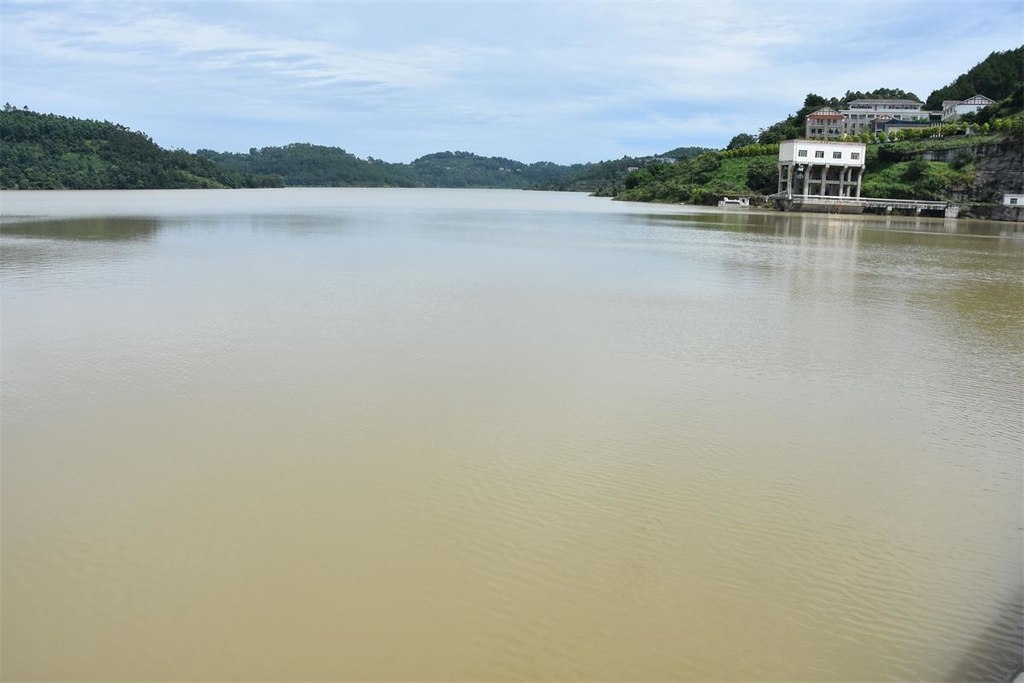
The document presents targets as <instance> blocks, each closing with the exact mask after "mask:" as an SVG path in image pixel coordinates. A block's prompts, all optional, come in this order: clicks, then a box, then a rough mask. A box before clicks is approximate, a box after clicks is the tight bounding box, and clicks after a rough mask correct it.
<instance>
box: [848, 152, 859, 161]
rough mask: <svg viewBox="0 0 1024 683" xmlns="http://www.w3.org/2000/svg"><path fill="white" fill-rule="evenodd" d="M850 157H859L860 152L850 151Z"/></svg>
mask: <svg viewBox="0 0 1024 683" xmlns="http://www.w3.org/2000/svg"><path fill="white" fill-rule="evenodd" d="M850 158H851V159H860V152H850Z"/></svg>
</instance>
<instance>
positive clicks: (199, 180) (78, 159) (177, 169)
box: [0, 104, 273, 190]
mask: <svg viewBox="0 0 1024 683" xmlns="http://www.w3.org/2000/svg"><path fill="white" fill-rule="evenodd" d="M272 182H273V181H272V180H269V179H265V178H257V177H253V176H251V175H246V174H240V173H236V172H234V171H232V170H230V169H227V168H224V167H223V166H219V165H217V164H215V163H213V162H212V161H209V160H207V159H203V158H201V157H199V156H197V155H195V154H190V153H189V152H185V151H184V150H174V151H170V150H165V149H163V148H161V147H160V146H159V145H157V144H156V143H154V142H153V141H152V140H151V139H150V138H149V137H148V136H146V135H145V134H143V133H139V132H136V131H132V130H129V129H128V128H125V127H124V126H121V125H118V124H115V123H110V122H109V121H92V120H88V119H76V118H71V117H67V116H57V115H55V114H38V113H36V112H32V111H28V110H27V109H16V108H14V107H12V106H11V105H9V104H8V105H6V106H5V107H4V109H3V111H0V188H2V189H23V190H30V189H31V190H36V189H56V190H61V189H69V190H93V189H133V188H203V187H254V186H262V185H264V184H268V183H270V184H272Z"/></svg>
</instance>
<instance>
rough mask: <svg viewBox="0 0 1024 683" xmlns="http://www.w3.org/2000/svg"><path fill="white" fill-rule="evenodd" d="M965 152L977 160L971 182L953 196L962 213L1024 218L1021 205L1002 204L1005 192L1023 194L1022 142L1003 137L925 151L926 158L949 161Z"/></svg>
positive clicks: (985, 216)
mask: <svg viewBox="0 0 1024 683" xmlns="http://www.w3.org/2000/svg"><path fill="white" fill-rule="evenodd" d="M965 155H967V156H973V157H974V158H975V160H976V161H977V173H976V175H975V178H974V182H973V183H971V185H970V186H969V187H967V188H965V189H964V192H963V193H962V194H961V193H958V195H959V196H957V197H954V200H955V201H958V202H960V203H962V204H963V210H962V211H961V213H960V215H961V216H970V217H975V218H990V219H994V220H1004V221H1021V220H1024V208H1022V207H1014V206H1003V195H1004V194H1024V144H1022V143H1021V142H1019V141H1006V142H1001V143H998V144H987V145H978V146H977V147H972V148H968V149H964V148H961V149H947V150H934V151H930V152H925V154H924V155H923V157H924V158H925V159H927V160H928V161H945V162H947V163H951V162H954V161H957V160H959V159H962V158H963V157H964V156H965Z"/></svg>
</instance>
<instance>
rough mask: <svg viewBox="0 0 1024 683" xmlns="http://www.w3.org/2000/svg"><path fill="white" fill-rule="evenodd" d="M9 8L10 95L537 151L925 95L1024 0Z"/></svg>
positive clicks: (80, 106) (659, 145) (380, 153)
mask: <svg viewBox="0 0 1024 683" xmlns="http://www.w3.org/2000/svg"><path fill="white" fill-rule="evenodd" d="M0 12H2V19H3V21H2V24H3V28H2V31H3V47H2V57H3V61H2V63H0V66H2V76H3V86H4V87H3V90H4V98H5V99H7V100H9V101H12V102H13V103H15V104H18V105H19V106H20V105H22V104H26V105H28V106H30V107H32V108H35V109H39V110H46V111H56V112H58V113H64V114H69V115H76V116H93V117H99V118H108V119H110V120H117V121H120V122H124V123H126V124H127V125H131V126H133V127H138V128H141V129H143V130H146V131H147V132H149V133H150V134H151V135H153V137H154V138H155V139H156V140H157V142H159V143H161V144H164V145H167V146H182V147H186V148H190V149H194V148H197V147H212V148H216V149H247V148H248V147H250V146H263V145H267V144H281V143H284V142H289V141H292V140H308V141H311V142H321V143H324V144H338V145H340V146H343V147H346V148H347V149H349V150H350V151H354V152H356V153H357V154H361V155H363V156H366V155H373V156H375V157H383V158H390V159H392V160H402V161H407V160H409V159H411V158H412V156H413V155H414V153H415V152H422V151H423V150H422V144H418V143H417V141H418V140H423V141H442V140H443V141H445V142H446V144H447V147H446V148H460V149H467V148H472V147H473V145H479V146H480V147H487V148H488V149H490V150H500V149H502V148H504V149H506V150H507V151H506V152H501V153H502V154H503V155H505V156H513V154H512V152H514V151H515V150H527V149H529V150H533V153H534V154H536V156H534V157H533V158H530V159H524V160H527V161H529V160H537V159H541V158H550V159H552V160H556V161H583V160H594V159H598V158H611V157H612V156H621V154H620V153H619V152H620V150H622V149H623V147H624V146H628V145H638V146H643V147H644V150H636V152H637V153H640V152H641V151H646V150H650V149H655V150H662V151H663V150H665V149H669V148H671V147H676V146H681V145H708V146H716V145H724V144H725V143H726V142H727V141H728V140H729V138H731V137H732V135H734V134H735V133H737V132H756V130H757V128H758V127H763V126H767V125H770V124H771V123H773V122H775V121H777V120H779V119H780V118H782V117H784V116H785V115H786V114H787V113H789V112H792V111H794V110H795V109H797V108H798V107H799V106H800V105H801V104H802V101H803V97H804V95H806V94H807V93H808V92H817V93H818V94H822V95H825V96H833V95H841V94H842V93H843V92H845V91H846V90H847V89H853V90H857V89H872V88H875V87H882V86H886V87H899V88H904V89H907V90H913V91H915V92H916V93H917V94H918V95H920V96H921V97H926V96H927V95H928V94H929V93H930V91H931V90H932V89H934V88H937V87H940V86H942V85H945V84H946V83H947V82H949V81H950V80H952V79H953V78H954V77H955V76H957V75H958V74H959V73H961V72H963V71H965V70H966V69H968V68H969V67H970V66H972V65H973V64H975V63H976V62H978V61H980V60H981V59H983V58H984V57H985V56H986V55H987V53H988V52H989V51H990V50H992V49H1010V48H1013V47H1016V44H1015V41H1019V40H1020V35H1021V32H1020V28H1021V18H1022V15H1024V9H1022V7H1021V5H1020V4H1019V2H1017V1H1016V0H988V1H985V2H979V3H975V4H973V5H972V6H971V8H970V11H969V12H959V11H956V7H954V6H953V5H951V4H949V5H947V4H943V3H934V2H929V1H927V0H903V1H900V0H894V1H892V2H885V3H874V4H872V3H869V4H867V5H864V4H860V5H849V4H843V3H821V2H791V1H786V2H783V1H776V2H756V1H750V0H721V1H719V2H715V3H707V2H684V1H680V2H640V1H635V2H584V1H582V0H580V1H569V2H525V1H523V2H515V3H513V2H487V3H465V2H464V3H439V2H406V3H399V2H365V3H359V2H343V3H326V2H310V3H304V2H297V1H296V2H258V3H240V2H239V3H236V2H227V1H221V2H216V1H213V2H205V3H189V2H157V1H153V2H144V3H114V2H94V3H85V2H57V3H47V4H40V3H35V2H18V1H15V0H4V2H3V4H2V5H0ZM922 13H929V15H930V17H931V18H930V20H929V21H928V22H922V21H921V16H922ZM981 26H984V27H985V31H984V34H985V35H986V40H985V41H984V44H981V43H979V42H978V41H977V40H975V37H976V35H979V34H980V33H981V32H980V27H981ZM150 122H152V123H150ZM289 126H291V128H289ZM243 136H245V137H244V139H243ZM417 136H418V137H417ZM459 136H461V138H460V137H459ZM528 136H529V137H532V139H531V140H527V139H526V138H527V137H528ZM456 138H458V139H461V140H465V141H466V142H465V144H451V143H452V141H453V140H454V141H455V143H457V139H456ZM346 140H347V141H346ZM534 141H537V142H534ZM471 143H472V144H471ZM542 144H549V145H550V146H551V149H552V155H550V156H545V154H544V149H543V148H542V147H541V145H542ZM374 145H377V146H379V148H378V147H374ZM555 148H557V150H558V154H559V156H558V157H557V158H556V157H555V155H554V152H555ZM426 151H433V150H429V149H428V150H426ZM472 151H481V152H482V151H483V150H482V149H475V148H474V149H472Z"/></svg>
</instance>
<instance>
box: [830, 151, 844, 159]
mask: <svg viewBox="0 0 1024 683" xmlns="http://www.w3.org/2000/svg"><path fill="white" fill-rule="evenodd" d="M832 158H833V159H842V158H843V153H842V152H832Z"/></svg>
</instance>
